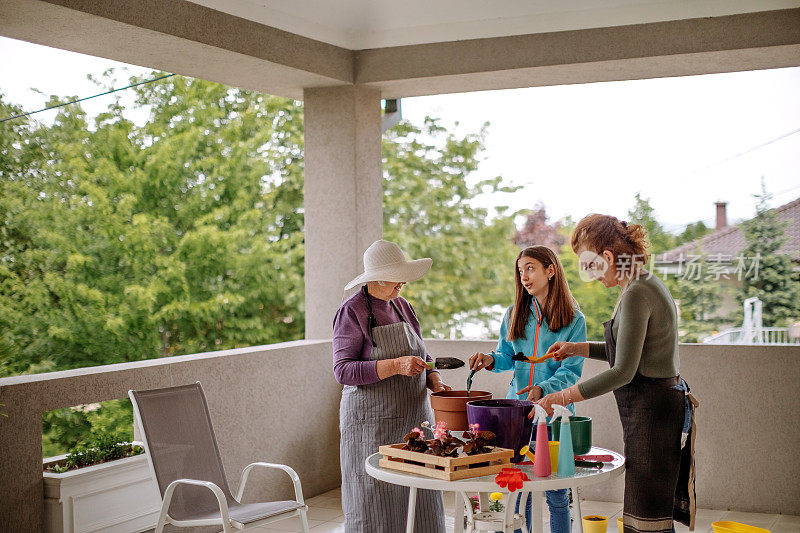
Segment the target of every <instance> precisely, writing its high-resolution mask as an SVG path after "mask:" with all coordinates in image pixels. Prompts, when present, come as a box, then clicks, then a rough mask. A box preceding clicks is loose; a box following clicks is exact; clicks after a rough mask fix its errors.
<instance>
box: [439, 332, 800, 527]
mask: <svg viewBox="0 0 800 533" xmlns="http://www.w3.org/2000/svg"><path fill="white" fill-rule="evenodd" d="M426 343H427V346H428V349H429V350H430V352H431V353H432V354H433V355H435V356H449V357H459V358H468V357H469V356H470V355H472V354H473V353H475V352H476V351H484V352H485V351H487V350H491V349H492V348H493V347H494V345H495V343H494V342H471V341H436V340H428V341H426ZM680 350H681V375H682V376H683V377H684V379H686V381H687V383H689V386H690V387H691V388H692V393H693V394H694V395H695V397H696V398H697V399H698V401H699V402H700V407H699V409H698V410H697V424H698V431H697V440H696V467H697V505H698V506H699V507H704V508H712V509H735V510H738V511H751V512H763V513H784V514H793V515H797V514H800V453H798V451H797V450H798V443H800V424H798V423H797V420H798V418H800V393H799V392H798V388H800V347H791V346H764V347H760V346H712V345H706V344H682V345H681V348H680ZM606 368H608V365H607V364H605V363H601V362H598V361H592V360H587V361H586V363H585V365H584V372H583V375H584V378H587V377H591V376H593V375H595V374H597V373H599V372H601V371H603V370H604V369H606ZM466 375H467V371H466V369H458V370H449V371H446V372H443V373H442V376H443V377H444V379H445V381H446V382H447V383H448V384H450V385H452V386H454V387H456V388H460V389H463V388H465V386H466ZM510 378H511V374H510V373H503V374H493V373H490V372H486V373H483V372H481V373H478V375H477V376H476V377H475V378H474V379H473V384H472V386H473V389H480V390H489V391H491V392H492V393H493V394H494V395H495V397H505V393H506V391H507V389H508V382H509V380H510ZM776 407H777V408H779V409H780V410H781V417H780V420H779V421H777V422H776V421H775V420H774V419H773V418H772V417H770V416H769V413H770V412H771V411H772V410H773V409H774V408H776ZM577 412H578V414H580V415H584V416H591V417H592V419H593V425H592V429H593V441H594V445H596V446H601V447H604V448H609V449H612V450H617V451H622V449H623V446H622V426H621V425H620V422H619V415H618V413H617V407H616V403H615V402H614V398H613V395H612V394H607V395H604V396H601V397H599V398H595V399H592V400H589V401H586V402H582V403H579V404H578V406H577ZM623 486H624V479H623V477H619V478H617V479H615V480H614V481H612V482H610V483H606V484H602V485H597V486H591V487H587V488H586V489H583V490H582V491H581V494H582V497H584V498H586V499H591V500H599V501H617V502H621V501H622V495H623Z"/></svg>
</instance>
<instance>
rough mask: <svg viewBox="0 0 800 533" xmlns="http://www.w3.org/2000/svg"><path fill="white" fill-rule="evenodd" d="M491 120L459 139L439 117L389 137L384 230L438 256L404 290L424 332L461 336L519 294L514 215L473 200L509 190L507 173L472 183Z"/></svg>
mask: <svg viewBox="0 0 800 533" xmlns="http://www.w3.org/2000/svg"><path fill="white" fill-rule="evenodd" d="M484 133H485V126H484V129H483V130H481V132H479V133H477V134H474V135H466V136H464V137H462V138H458V137H456V136H454V135H453V134H450V133H448V132H447V131H446V130H445V128H443V127H442V126H441V125H439V124H438V122H437V121H436V120H434V119H431V118H427V119H426V120H425V122H424V124H422V125H421V126H416V125H413V124H410V123H409V122H401V123H400V124H398V125H397V126H395V127H394V128H392V129H391V130H389V131H388V132H387V133H386V134H385V136H384V142H383V172H384V182H383V185H384V202H383V209H384V235H385V237H386V238H387V239H389V240H392V241H395V242H397V243H398V244H399V245H400V246H401V247H402V248H403V249H404V250H405V251H406V253H407V254H409V255H410V256H412V257H431V258H433V268H432V269H431V271H430V272H429V273H428V274H427V275H425V277H424V278H422V279H421V280H420V281H417V282H414V283H411V284H409V285H408V286H407V288H406V289H404V295H405V296H406V297H407V298H408V299H409V300H410V301H411V302H412V303H413V304H414V305H415V307H416V309H417V311H419V313H420V317H419V318H420V325H421V326H422V330H423V333H424V334H431V335H436V336H441V335H445V334H449V333H450V332H451V331H454V332H455V333H456V335H457V336H458V335H460V333H461V327H462V325H463V323H464V322H465V321H468V320H470V321H474V322H483V323H487V324H488V322H489V321H490V320H491V319H492V318H494V313H493V312H492V311H491V306H494V305H502V306H504V307H505V306H508V305H510V304H511V303H513V297H514V285H513V279H514V278H513V276H514V268H515V266H514V261H515V260H516V257H517V254H518V253H519V249H518V248H517V247H516V246H514V245H513V244H512V242H511V239H512V238H513V236H514V231H515V228H514V222H513V219H514V215H513V214H511V215H506V213H505V211H506V210H505V209H504V208H497V212H496V213H491V212H490V211H489V210H487V209H483V208H478V207H475V206H474V205H472V202H473V200H474V199H475V197H476V196H478V195H479V194H482V193H490V194H494V193H501V192H505V193H510V192H514V191H515V190H517V188H515V187H504V186H502V185H501V182H502V180H501V178H500V177H497V178H493V179H488V180H482V181H479V182H477V183H475V184H474V185H470V184H469V182H468V179H467V178H468V176H469V175H470V173H472V172H473V171H475V170H476V169H477V167H478V158H477V156H478V154H479V153H480V151H481V150H482V149H483V138H484Z"/></svg>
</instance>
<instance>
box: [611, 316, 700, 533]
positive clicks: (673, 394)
mask: <svg viewBox="0 0 800 533" xmlns="http://www.w3.org/2000/svg"><path fill="white" fill-rule="evenodd" d="M613 323H614V320H613V319H612V320H609V321H607V322H604V323H603V328H604V337H605V341H606V357H607V358H608V362H609V364H610V365H611V366H612V367H613V366H614V361H615V360H616V353H617V343H616V340H615V339H614V335H613V333H612V329H611V327H612V325H613ZM680 383H681V378H680V376H675V377H671V378H648V377H646V376H643V375H642V374H640V373H639V372H637V373H636V375H635V376H634V378H633V380H632V381H631V382H630V383H628V384H627V385H625V386H623V387H620V388H619V389H617V390H615V391H614V397H615V398H616V400H617V409H618V410H619V418H620V421H621V422H622V432H623V441H624V443H625V452H624V453H625V498H624V503H623V509H622V510H623V518H622V521H623V526H624V532H625V533H640V532H646V533H670V532H671V531H672V520H673V516H674V517H675V518H678V519H681V518H683V516H680V517H679V516H675V515H676V514H677V513H675V511H674V507H675V504H676V502H677V500H676V494H680V493H683V492H685V491H678V477H679V473H680V471H681V466H682V464H683V463H684V461H682V456H683V452H684V451H686V452H687V453H689V454H691V453H692V451H693V441H694V439H693V435H691V436H690V439H689V443H687V446H685V447H684V448H683V450H682V449H681V432H682V429H683V423H684V418H685V416H684V415H685V412H686V411H685V394H684V392H683V391H682V390H679V389H677V388H675V387H676V386H677V385H679V384H680ZM690 459H692V461H691V462H692V463H693V458H691V457H690ZM693 481H694V480H693V472H692V504H693V503H694V498H693V496H694V490H693V488H694V486H693ZM692 511H693V510H692ZM690 514H691V515H693V514H694V513H693V512H692V513H690ZM681 521H682V522H683V520H681ZM687 525H689V523H687ZM692 525H693V524H692Z"/></svg>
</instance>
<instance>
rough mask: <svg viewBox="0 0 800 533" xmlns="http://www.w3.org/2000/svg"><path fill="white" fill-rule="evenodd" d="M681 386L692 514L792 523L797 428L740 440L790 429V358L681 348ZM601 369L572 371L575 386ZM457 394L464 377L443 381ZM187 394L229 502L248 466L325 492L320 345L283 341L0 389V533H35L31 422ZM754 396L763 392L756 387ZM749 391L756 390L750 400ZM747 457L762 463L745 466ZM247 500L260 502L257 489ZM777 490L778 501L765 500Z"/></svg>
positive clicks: (332, 387) (609, 423) (594, 406)
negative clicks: (690, 408) (267, 467)
mask: <svg viewBox="0 0 800 533" xmlns="http://www.w3.org/2000/svg"><path fill="white" fill-rule="evenodd" d="M426 343H427V346H428V349H429V351H430V353H431V354H432V355H434V356H455V357H461V358H463V359H466V358H468V357H469V356H470V355H472V354H474V353H475V352H476V351H482V352H486V351H489V350H491V349H492V348H493V347H494V344H495V343H494V342H491V341H441V340H428V341H426ZM680 350H681V369H680V370H681V375H682V376H683V377H684V378H685V379H686V380H687V382H688V383H689V385H690V386H691V387H692V392H693V393H694V394H695V395H696V396H697V398H698V399H699V401H700V403H701V405H700V408H699V410H698V434H697V472H698V474H697V476H698V477H697V496H698V498H697V503H698V506H699V507H704V508H713V509H736V510H741V511H750V512H765V513H784V514H793V515H800V477H798V476H797V468H796V466H797V452H796V448H795V445H794V443H796V442H800V426H799V425H797V424H784V423H780V422H775V423H766V424H761V425H759V427H758V430H749V429H748V427H747V426H746V424H744V423H743V421H745V420H761V419H763V415H764V413H767V412H771V411H772V410H773V409H774V408H775V407H776V404H774V399H775V398H781V399H782V400H781V402H780V405H779V406H778V407H779V408H780V409H781V414H782V417H781V418H782V419H783V420H792V419H795V418H797V417H798V416H799V415H800V395H798V394H797V383H798V381H797V380H798V376H800V346H796V345H794V346H771V345H766V346H716V345H705V344H682V345H681V347H680ZM607 368H608V364H607V363H604V362H600V361H593V360H586V362H585V364H584V378H586V377H590V376H593V375H595V374H597V373H599V372H601V371H603V370H604V369H607ZM509 377H510V375H509V374H508V373H502V374H495V373H490V372H481V373H479V374H478V375H477V376H476V377H475V380H474V385H473V388H475V389H482V390H489V391H491V392H492V393H493V394H494V395H495V397H505V395H506V391H507V388H508V382H509ZM443 378H444V379H445V381H446V382H448V383H449V384H451V385H453V386H454V387H455V388H460V389H463V388H464V386H465V383H466V369H465V368H462V369H458V370H452V371H443ZM194 381H201V382H202V383H203V387H204V389H205V391H206V394H207V396H208V402H209V408H210V410H211V415H212V418H213V420H214V425H215V429H216V432H217V437H218V439H219V446H220V449H221V453H222V457H223V459H224V463H225V467H226V469H227V471H228V473H229V475H230V476H231V479H230V480H229V481H230V483H231V488H232V489H233V490H234V491H235V490H236V484H237V483H238V473H239V472H241V469H242V468H243V467H244V466H245V465H246V464H248V463H250V462H253V461H259V460H261V461H269V462H276V463H284V464H288V465H291V466H292V467H294V468H295V469H296V470H297V471H298V473H299V475H300V477H301V479H302V482H303V488H304V492H305V493H306V495H307V496H308V497H312V496H314V495H316V494H320V493H323V492H325V491H328V490H331V489H333V488H335V487H338V486H339V484H340V477H339V414H338V410H339V398H340V392H341V387H340V386H339V385H338V384H337V383H336V381H335V380H334V378H333V372H332V368H331V342H330V341H297V342H289V343H282V344H275V345H269V346H257V347H252V348H246V349H239V350H229V351H223V352H213V353H204V354H196V355H185V356H177V357H169V358H163V359H153V360H149V361H139V362H134V363H125V364H118V365H109V366H102V367H93V368H81V369H75V370H68V371H63V372H53V373H49V374H38V375H31V376H19V377H13V378H3V379H0V403H2V404H4V407H3V409H4V410H5V412H6V414H7V415H8V416H7V417H0V524H3V528H2V529H3V530H8V531H38V530H40V529H41V523H42V507H43V504H42V497H43V484H42V440H41V435H42V418H41V417H42V412H45V411H50V410H53V409H58V408H63V407H70V406H75V405H81V404H88V403H95V402H100V401H105V400H111V399H114V398H124V397H126V395H127V391H128V389H136V388H139V389H149V388H158V387H165V386H172V385H177V384H182V383H192V382H194ZM762 384H763V385H762ZM761 386H764V387H768V389H762V388H760V387H761ZM578 412H579V413H580V414H582V415H588V416H590V417H592V419H593V442H594V444H595V445H598V446H603V447H606V448H610V449H615V450H620V451H622V450H623V446H622V430H621V427H620V423H619V416H618V414H617V407H616V405H615V403H614V399H613V395H611V394H607V395H604V396H602V397H600V398H595V399H592V400H591V401H587V402H584V403H581V404H579V406H578ZM752 450H765V451H767V450H768V452H769V453H759V454H752ZM256 475H257V476H259V477H257V478H254V479H253V480H252V483H253V486H252V488H253V493H252V497H253V498H268V499H272V498H279V499H283V498H287V497H289V496H290V495H291V485H290V484H289V483H288V482H287V481H285V480H284V479H283V478H282V477H280V476H277V475H274V476H273V475H272V474H271V473H268V472H259V473H258V474H255V473H254V476H256ZM259 487H260V488H259ZM776 487H780V490H775V489H776ZM583 495H584V497H585V498H587V499H592V500H605V501H622V482H621V481H618V482H614V483H610V484H608V485H603V486H599V487H596V488H592V489H591V490H588V489H587V490H586V491H585V492H584V493H583Z"/></svg>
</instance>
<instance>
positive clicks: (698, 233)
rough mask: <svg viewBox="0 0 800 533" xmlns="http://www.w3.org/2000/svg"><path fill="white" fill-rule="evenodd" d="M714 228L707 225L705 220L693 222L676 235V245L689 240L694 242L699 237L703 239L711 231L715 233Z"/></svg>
mask: <svg viewBox="0 0 800 533" xmlns="http://www.w3.org/2000/svg"><path fill="white" fill-rule="evenodd" d="M713 232H714V230H712V229H711V228H709V227H708V226H706V225H705V222H703V221H702V220H699V221H697V222H692V223H691V224H688V225H687V226H686V227H685V228H684V229H683V231H682V232H681V233H680V234H679V235H678V236H676V237H675V243H674V245H675V246H680V245H681V244H685V243H687V242H693V241H696V240H699V239H702V238H703V237H705V236H706V235H708V234H709V233H713Z"/></svg>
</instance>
